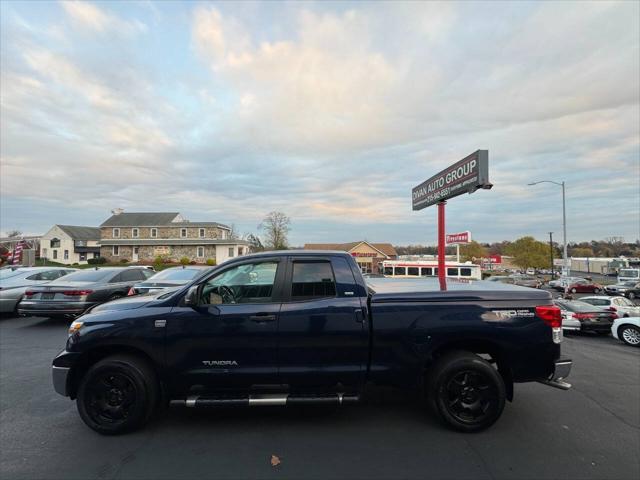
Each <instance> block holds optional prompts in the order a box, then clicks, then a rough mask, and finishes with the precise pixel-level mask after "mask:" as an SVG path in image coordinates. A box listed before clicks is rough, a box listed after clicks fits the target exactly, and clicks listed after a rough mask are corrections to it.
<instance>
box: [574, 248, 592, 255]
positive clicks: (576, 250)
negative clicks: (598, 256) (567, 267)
mask: <svg viewBox="0 0 640 480" xmlns="http://www.w3.org/2000/svg"><path fill="white" fill-rule="evenodd" d="M569 255H570V256H572V257H593V250H592V249H591V248H587V247H574V248H572V249H571V250H570V252H569Z"/></svg>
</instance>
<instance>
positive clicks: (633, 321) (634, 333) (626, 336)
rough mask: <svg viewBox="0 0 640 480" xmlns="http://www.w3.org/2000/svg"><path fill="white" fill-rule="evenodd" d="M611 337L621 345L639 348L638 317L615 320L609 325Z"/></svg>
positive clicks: (639, 328)
mask: <svg viewBox="0 0 640 480" xmlns="http://www.w3.org/2000/svg"><path fill="white" fill-rule="evenodd" d="M611 335H613V337H614V338H617V339H618V340H620V341H622V343H626V344H627V345H631V346H632V347H640V317H624V318H618V319H616V320H615V321H614V322H613V325H611Z"/></svg>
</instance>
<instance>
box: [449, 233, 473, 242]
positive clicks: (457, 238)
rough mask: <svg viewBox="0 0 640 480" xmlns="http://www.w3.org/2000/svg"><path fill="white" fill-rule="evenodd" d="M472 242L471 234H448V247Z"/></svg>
mask: <svg viewBox="0 0 640 480" xmlns="http://www.w3.org/2000/svg"><path fill="white" fill-rule="evenodd" d="M469 242H471V232H462V233H451V234H447V237H446V243H447V245H453V244H456V243H469Z"/></svg>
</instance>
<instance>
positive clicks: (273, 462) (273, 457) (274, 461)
mask: <svg viewBox="0 0 640 480" xmlns="http://www.w3.org/2000/svg"><path fill="white" fill-rule="evenodd" d="M278 465H280V458H279V457H278V456H276V455H271V466H272V467H277V466H278Z"/></svg>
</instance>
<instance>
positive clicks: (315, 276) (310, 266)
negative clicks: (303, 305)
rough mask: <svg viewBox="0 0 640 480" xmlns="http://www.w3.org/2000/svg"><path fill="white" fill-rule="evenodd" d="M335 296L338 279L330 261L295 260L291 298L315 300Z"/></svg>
mask: <svg viewBox="0 0 640 480" xmlns="http://www.w3.org/2000/svg"><path fill="white" fill-rule="evenodd" d="M335 296H336V281H335V278H334V276H333V270H332V269H331V263H330V262H325V261H320V262H293V276H292V281H291V300H293V301H299V300H313V299H316V298H327V297H335Z"/></svg>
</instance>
